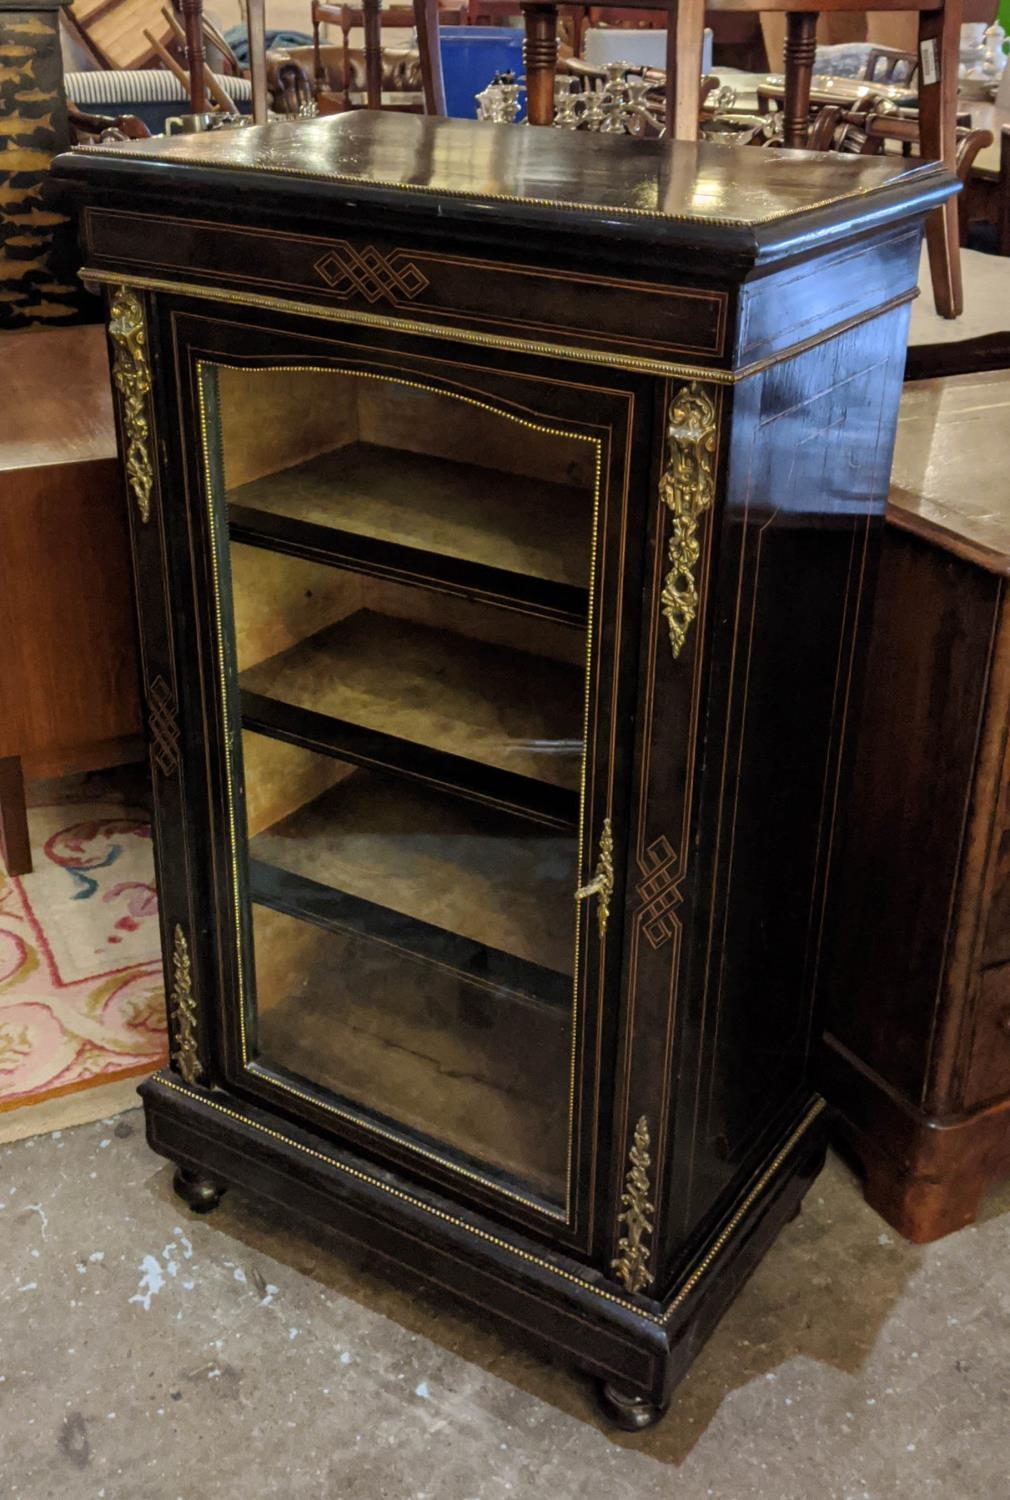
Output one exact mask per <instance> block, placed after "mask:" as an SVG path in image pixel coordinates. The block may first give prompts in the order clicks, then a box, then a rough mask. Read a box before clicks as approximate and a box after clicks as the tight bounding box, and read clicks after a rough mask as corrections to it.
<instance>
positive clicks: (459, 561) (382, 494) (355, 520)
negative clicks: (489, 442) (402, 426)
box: [228, 443, 592, 624]
mask: <svg viewBox="0 0 1010 1500" xmlns="http://www.w3.org/2000/svg"><path fill="white" fill-rule="evenodd" d="M228 506H229V517H230V521H231V532H232V536H233V537H234V538H235V539H236V540H238V541H243V542H248V543H251V544H253V545H258V546H262V547H272V548H274V549H275V550H278V551H287V552H291V553H293V554H294V555H296V556H302V557H312V558H317V559H320V560H323V561H330V562H333V563H335V564H337V565H339V566H342V567H353V568H357V569H358V570H359V571H364V572H373V573H375V574H377V575H378V576H380V577H389V578H398V579H401V580H402V581H404V582H408V583H414V584H418V585H420V586H427V587H431V588H441V589H446V590H448V591H450V592H453V593H462V594H466V595H469V596H473V597H477V598H481V599H486V600H488V601H489V602H492V603H498V604H504V605H511V606H512V607H513V608H519V609H524V610H527V611H529V612H531V613H540V614H543V615H545V616H547V617H549V618H555V619H563V620H570V621H572V622H574V623H580V624H582V623H584V622H585V618H586V611H587V607H588V588H589V541H590V534H591V530H592V497H591V495H590V494H589V492H588V491H587V490H585V489H576V488H570V487H568V486H566V485H560V484H554V483H550V482H548V481H546V480H535V479H530V478H528V477H524V476H520V475H514V474H506V473H503V472H501V471H500V470H497V469H485V468H480V467H478V466H477V465H475V464H462V463H456V462H453V461H451V460H449V459H442V458H431V457H428V456H425V455H422V454H416V453H408V452H404V451H401V450H396V449H391V448H381V447H377V446H374V445H371V444H367V443H353V444H350V445H348V446H347V447H344V448H338V449H336V450H334V451H333V452H330V453H324V454H321V455H319V456H318V457H316V458H311V459H308V460H307V461H306V462H304V463H300V464H296V465H294V466H293V467H291V468H287V469H283V470H281V471H280V472H279V473H276V474H270V475H267V476H266V477H265V478H262V479H256V480H253V481H251V482H250V483H249V484H243V485H239V486H237V487H236V488H234V489H232V490H230V491H229V492H228Z"/></svg>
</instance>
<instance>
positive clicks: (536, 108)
mask: <svg viewBox="0 0 1010 1500" xmlns="http://www.w3.org/2000/svg"><path fill="white" fill-rule="evenodd" d="M522 11H523V23H524V26H525V30H526V36H525V40H524V41H523V64H524V66H525V68H526V118H527V119H528V120H529V122H530V124H531V125H553V124H554V71H555V69H556V67H557V62H558V8H557V6H556V5H542V4H534V5H528V4H524V5H523V7H522Z"/></svg>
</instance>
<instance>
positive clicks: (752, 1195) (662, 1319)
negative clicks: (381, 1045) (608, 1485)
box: [152, 1077, 826, 1328]
mask: <svg viewBox="0 0 1010 1500" xmlns="http://www.w3.org/2000/svg"><path fill="white" fill-rule="evenodd" d="M152 1083H153V1086H154V1087H156V1088H165V1089H171V1090H173V1091H174V1092H175V1093H177V1094H184V1095H185V1096H186V1097H187V1098H189V1099H195V1100H196V1102H197V1103H198V1104H202V1105H203V1106H204V1107H205V1108H206V1109H213V1110H216V1111H217V1113H218V1114H221V1115H226V1116H227V1117H228V1119H230V1120H237V1121H238V1122H239V1124H240V1125H247V1126H248V1127H249V1128H250V1129H251V1130H256V1131H258V1132H259V1133H260V1134H261V1135H265V1136H268V1137H269V1138H270V1139H271V1140H274V1141H280V1143H281V1145H284V1146H290V1147H291V1149H292V1150H293V1151H300V1152H301V1153H302V1155H303V1156H310V1157H312V1158H313V1159H314V1160H315V1161H321V1162H323V1163H324V1164H325V1165H326V1166H329V1167H332V1168H333V1169H334V1170H335V1171H337V1172H342V1173H343V1174H344V1175H345V1176H346V1177H353V1178H354V1179H355V1180H356V1181H357V1182H367V1183H368V1185H369V1187H374V1188H378V1189H379V1191H380V1192H383V1193H388V1194H389V1196H390V1197H391V1198H396V1199H397V1200H398V1201H399V1202H401V1203H409V1204H410V1206H411V1208H416V1209H419V1210H420V1212H421V1213H425V1214H428V1215H430V1216H431V1218H433V1219H438V1220H440V1221H441V1222H442V1223H443V1224H452V1225H454V1226H455V1227H456V1228H457V1229H462V1230H463V1231H464V1232H465V1233H466V1234H471V1235H473V1236H474V1238H475V1239H478V1240H482V1241H483V1242H484V1243H485V1244H489V1245H495V1246H496V1247H497V1248H498V1249H500V1250H505V1251H507V1252H508V1254H510V1255H514V1256H515V1257H516V1259H517V1260H521V1261H525V1262H526V1264H527V1265H533V1266H539V1267H540V1268H541V1269H542V1270H545V1271H549V1272H550V1273H551V1275H553V1276H557V1277H558V1278H559V1279H560V1280H562V1281H567V1282H570V1283H571V1284H572V1285H573V1286H577V1287H578V1288H579V1289H580V1291H584V1292H589V1293H590V1295H591V1296H593V1297H599V1298H600V1299H601V1300H602V1301H604V1302H613V1303H615V1304H616V1305H617V1306H618V1307H624V1308H628V1309H630V1310H631V1311H633V1312H635V1313H636V1314H637V1315H638V1317H640V1318H644V1319H645V1320H646V1322H649V1323H655V1324H656V1325H657V1327H660V1328H662V1327H663V1326H664V1325H665V1324H667V1323H669V1322H670V1321H671V1320H672V1318H673V1315H674V1313H675V1312H677V1310H678V1309H679V1308H680V1307H681V1306H682V1305H683V1303H684V1301H685V1299H686V1298H687V1297H688V1296H689V1295H690V1293H691V1292H692V1291H693V1290H694V1288H695V1287H696V1286H697V1285H698V1283H699V1282H700V1281H701V1279H702V1277H703V1276H705V1275H706V1273H707V1272H708V1271H709V1270H710V1269H711V1266H712V1263H713V1262H714V1261H715V1260H716V1258H717V1257H718V1256H719V1254H720V1253H721V1252H722V1251H723V1250H724V1249H725V1248H726V1245H727V1243H728V1241H729V1240H730V1239H731V1238H732V1236H733V1234H734V1232H735V1231H736V1229H737V1228H738V1227H739V1225H740V1222H741V1220H742V1219H743V1218H744V1217H745V1215H746V1213H747V1211H748V1209H749V1208H750V1207H751V1205H752V1204H753V1203H754V1201H755V1200H756V1199H757V1198H758V1197H760V1195H761V1193H762V1192H763V1191H764V1189H765V1188H766V1187H767V1186H768V1183H769V1182H770V1181H771V1179H772V1178H773V1177H774V1176H775V1174H776V1172H777V1171H778V1170H779V1168H780V1167H781V1165H782V1163H783V1162H784V1161H785V1160H786V1158H787V1156H788V1155H789V1153H790V1152H791V1151H792V1150H793V1148H794V1146H796V1145H797V1143H798V1142H799V1141H800V1140H801V1139H802V1137H803V1136H804V1135H805V1134H806V1132H807V1131H808V1130H809V1128H810V1126H811V1125H812V1124H813V1122H814V1120H816V1119H817V1117H818V1115H820V1114H821V1113H822V1112H823V1110H824V1109H825V1108H826V1105H825V1102H824V1100H823V1099H818V1100H816V1102H815V1103H814V1104H812V1105H811V1106H810V1108H809V1109H808V1110H807V1112H806V1114H805V1115H804V1117H803V1119H802V1120H801V1121H800V1123H799V1125H797V1127H796V1129H795V1130H794V1131H793V1133H792V1135H790V1136H789V1138H788V1140H787V1141H786V1142H785V1143H784V1145H783V1147H782V1149H781V1151H779V1152H778V1154H777V1155H776V1156H775V1157H774V1159H773V1160H772V1161H771V1162H769V1164H768V1166H767V1168H766V1169H765V1171H764V1172H763V1173H762V1174H761V1176H760V1177H759V1178H758V1180H757V1182H756V1183H755V1184H754V1186H753V1187H752V1188H751V1190H750V1192H749V1193H748V1194H747V1196H746V1198H744V1200H743V1202H742V1203H741V1204H740V1207H739V1208H738V1209H737V1211H736V1213H734V1215H733V1217H732V1218H731V1219H730V1220H729V1221H728V1222H727V1223H726V1225H725V1226H724V1227H723V1229H722V1230H721V1232H720V1233H719V1235H718V1236H717V1237H716V1239H715V1240H714V1241H713V1243H712V1244H711V1246H710V1247H709V1249H708V1251H707V1252H706V1253H705V1255H704V1256H703V1257H702V1259H701V1260H700V1261H699V1262H698V1264H697V1266H695V1268H694V1270H693V1271H692V1272H691V1274H690V1275H689V1276H688V1277H687V1279H686V1280H685V1281H684V1283H683V1284H682V1285H681V1287H680V1288H679V1289H678V1290H677V1292H676V1293H675V1294H674V1296H673V1298H672V1299H671V1300H670V1301H669V1302H668V1303H667V1304H666V1306H665V1307H664V1309H663V1312H662V1314H657V1313H652V1312H647V1311H646V1309H645V1308H643V1307H642V1306H641V1305H640V1304H639V1303H637V1302H633V1301H631V1299H630V1298H626V1297H621V1296H619V1295H618V1294H617V1293H616V1292H608V1291H605V1290H604V1289H603V1288H602V1287H600V1286H597V1285H595V1284H594V1283H593V1282H591V1281H589V1280H588V1279H586V1278H585V1277H582V1276H576V1275H575V1274H574V1272H572V1271H565V1270H562V1268H561V1267H560V1266H556V1265H554V1264H553V1263H552V1262H551V1261H549V1260H544V1258H543V1257H542V1256H540V1255H534V1254H533V1253H532V1252H531V1251H529V1250H523V1249H521V1248H520V1247H519V1246H518V1245H513V1244H511V1243H510V1242H509V1241H508V1240H503V1239H501V1238H500V1237H499V1236H498V1235H495V1234H491V1233H490V1232H489V1231H488V1230H486V1229H479V1228H478V1227H477V1226H476V1225H475V1224H468V1223H467V1222H466V1220H465V1219H458V1218H456V1217H455V1216H454V1215H453V1214H449V1213H446V1212H445V1210H444V1209H441V1208H435V1207H434V1206H433V1205H432V1204H430V1203H425V1202H424V1201H423V1199H421V1198H415V1197H414V1196H413V1194H411V1193H405V1192H404V1191H403V1189H402V1188H395V1187H391V1186H390V1184H389V1183H388V1182H383V1181H382V1179H381V1178H378V1177H372V1176H371V1175H370V1174H369V1173H368V1172H362V1171H360V1170H359V1169H358V1168H356V1167H349V1166H348V1165H347V1164H346V1163H345V1162H342V1161H338V1160H337V1159H336V1157H334V1156H331V1155H327V1153H326V1152H324V1151H316V1150H314V1149H313V1148H312V1147H311V1146H303V1145H302V1143H301V1142H300V1141H294V1140H292V1139H291V1138H290V1136H286V1135H282V1134H281V1132H280V1131H279V1130H271V1128H270V1126H269V1125H261V1124H260V1122H259V1121H258V1120H252V1119H250V1118H249V1117H248V1116H247V1115H240V1114H239V1113H238V1111H237V1110H234V1109H228V1107H227V1106H226V1105H224V1104H219V1103H218V1102H217V1100H216V1099H208V1098H204V1097H203V1095H201V1094H197V1093H194V1092H193V1090H192V1089H188V1088H184V1087H183V1086H182V1084H180V1083H176V1082H175V1081H174V1079H170V1078H164V1077H156V1078H155V1079H154V1080H152Z"/></svg>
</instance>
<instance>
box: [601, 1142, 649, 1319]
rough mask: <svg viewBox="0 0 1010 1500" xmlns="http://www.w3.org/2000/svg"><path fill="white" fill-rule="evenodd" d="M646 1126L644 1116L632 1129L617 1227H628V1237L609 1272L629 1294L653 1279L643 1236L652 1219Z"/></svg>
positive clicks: (623, 1238) (641, 1289)
mask: <svg viewBox="0 0 1010 1500" xmlns="http://www.w3.org/2000/svg"><path fill="white" fill-rule="evenodd" d="M650 1145H651V1141H650V1140H649V1122H648V1120H647V1119H646V1118H645V1116H644V1115H642V1117H641V1118H640V1120H639V1122H638V1124H637V1125H636V1126H635V1137H634V1140H633V1141H632V1143H631V1150H630V1151H629V1153H628V1159H629V1161H630V1162H631V1165H630V1167H629V1168H628V1175H627V1177H626V1178H625V1181H624V1192H623V1193H622V1194H621V1212H620V1213H619V1214H618V1216H617V1222H618V1224H625V1225H627V1230H628V1232H627V1234H622V1236H621V1238H620V1239H619V1240H618V1242H617V1258H616V1260H613V1261H611V1263H610V1264H611V1270H613V1271H615V1272H616V1273H617V1277H618V1279H619V1280H620V1281H621V1282H622V1283H623V1284H624V1286H625V1288H626V1289H627V1290H628V1291H629V1292H644V1291H645V1289H646V1287H647V1286H648V1285H649V1282H650V1281H651V1280H652V1277H651V1276H650V1275H649V1246H648V1244H647V1243H646V1235H650V1234H651V1233H652V1215H653V1213H654V1212H655V1209H654V1207H653V1204H652V1201H651V1199H650V1198H649V1166H650V1164H651V1162H652V1158H651V1156H650V1155H649V1146H650Z"/></svg>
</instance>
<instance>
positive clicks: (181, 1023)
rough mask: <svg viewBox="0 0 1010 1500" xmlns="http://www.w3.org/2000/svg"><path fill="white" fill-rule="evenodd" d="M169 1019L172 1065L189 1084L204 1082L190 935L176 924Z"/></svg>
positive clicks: (169, 997) (169, 994)
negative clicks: (198, 1042)
mask: <svg viewBox="0 0 1010 1500" xmlns="http://www.w3.org/2000/svg"><path fill="white" fill-rule="evenodd" d="M168 1018H169V1023H170V1046H171V1052H172V1061H173V1062H174V1064H175V1066H176V1067H177V1068H178V1070H179V1073H180V1075H181V1076H182V1078H183V1080H184V1082H186V1083H197V1082H198V1081H199V1078H200V1073H201V1068H200V1054H199V1051H198V1049H197V1043H196V1001H195V999H194V998H193V975H192V967H191V965H190V959H189V944H188V943H187V941H186V934H185V933H184V932H183V930H182V928H181V927H180V926H179V924H178V923H176V927H175V941H174V943H173V945H172V986H171V989H170V990H169V992H168Z"/></svg>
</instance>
